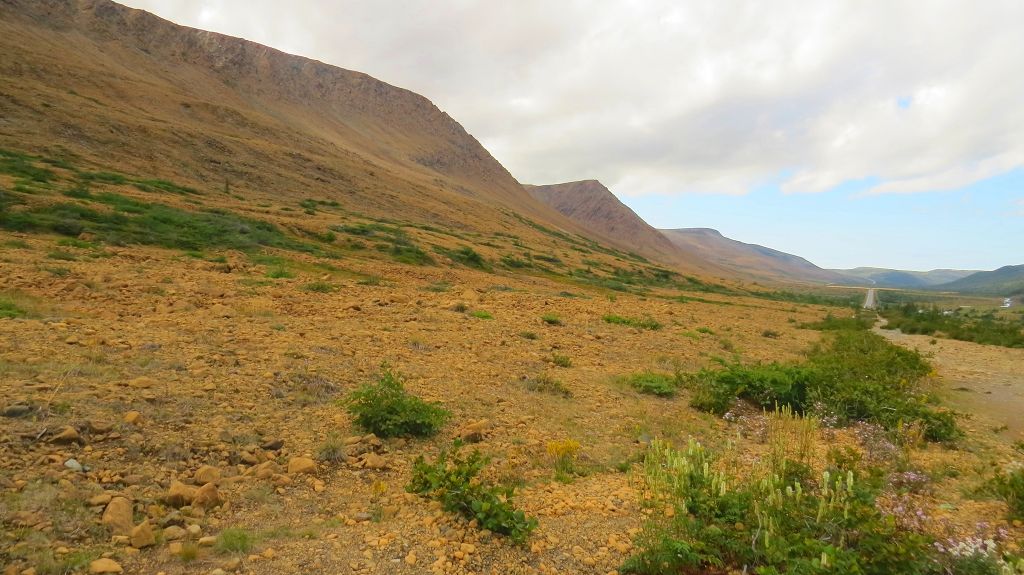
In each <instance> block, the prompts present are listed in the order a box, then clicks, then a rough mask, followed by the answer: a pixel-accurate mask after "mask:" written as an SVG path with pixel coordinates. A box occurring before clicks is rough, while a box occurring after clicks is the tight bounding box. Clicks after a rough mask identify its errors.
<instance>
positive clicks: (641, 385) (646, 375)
mask: <svg viewBox="0 0 1024 575" xmlns="http://www.w3.org/2000/svg"><path fill="white" fill-rule="evenodd" d="M626 383H628V384H629V385H630V386H631V387H633V389H636V390H637V391H639V392H640V393H648V394H651V395H657V396H658V397H672V396H673V395H675V394H676V389H677V388H678V387H679V380H678V378H677V377H676V376H673V375H666V374H664V373H655V372H653V371H643V372H640V373H634V374H633V375H631V376H629V377H627V378H626Z"/></svg>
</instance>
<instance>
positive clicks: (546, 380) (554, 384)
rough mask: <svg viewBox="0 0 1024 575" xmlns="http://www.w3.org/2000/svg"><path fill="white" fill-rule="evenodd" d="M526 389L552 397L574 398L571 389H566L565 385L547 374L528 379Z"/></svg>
mask: <svg viewBox="0 0 1024 575" xmlns="http://www.w3.org/2000/svg"><path fill="white" fill-rule="evenodd" d="M526 389H528V390H530V391H537V392H540V393H549V394H551V395H560V396H562V397H572V392H571V391H569V388H567V387H565V384H564V383H562V382H561V381H559V380H557V379H555V378H553V377H551V376H550V375H548V374H546V373H542V374H540V375H538V376H536V377H531V378H528V379H527V380H526Z"/></svg>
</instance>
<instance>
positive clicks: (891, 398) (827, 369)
mask: <svg viewBox="0 0 1024 575" xmlns="http://www.w3.org/2000/svg"><path fill="white" fill-rule="evenodd" d="M930 370H931V368H930V366H929V365H928V363H927V362H926V361H925V359H924V358H923V357H922V356H921V355H920V354H919V353H918V352H916V351H912V350H908V349H905V348H902V347H900V346H897V345H893V344H891V343H889V342H888V341H887V340H886V339H885V338H883V337H881V336H879V335H876V334H874V333H871V332H870V331H849V330H847V331H837V332H835V333H834V334H833V335H832V336H831V337H829V338H827V339H826V341H825V342H824V343H821V344H819V345H817V346H816V347H814V348H813V349H812V350H811V351H810V352H809V353H808V357H807V361H806V362H804V363H799V364H796V363H790V364H785V363H770V364H763V365H752V366H748V365H740V364H726V365H725V367H724V368H723V369H715V370H711V369H705V370H702V371H700V372H698V373H696V374H692V375H690V376H687V377H686V378H685V380H686V383H687V384H688V385H689V387H691V388H692V390H693V392H694V395H693V398H692V400H691V405H693V407H695V408H697V409H701V410H704V411H709V412H712V413H716V414H720V415H721V414H724V413H725V412H727V411H728V410H729V409H731V408H732V405H733V403H734V402H735V400H736V399H737V398H741V399H744V400H747V401H750V402H752V403H754V404H755V405H758V406H760V407H762V408H768V409H770V408H772V407H773V406H775V405H776V404H778V405H785V406H789V407H791V408H792V409H794V410H795V411H797V412H798V413H805V412H813V413H817V414H819V415H821V416H827V417H830V418H835V419H836V420H838V422H840V423H849V422H852V421H869V422H873V423H878V424H880V425H882V426H883V427H885V428H886V429H897V428H898V427H899V426H901V425H903V424H904V423H914V422H917V423H920V424H921V425H922V427H923V428H924V435H925V438H926V439H928V440H929V441H950V440H953V439H956V438H957V437H958V436H959V435H960V431H959V428H958V427H957V424H956V418H955V416H954V414H952V413H951V412H948V411H941V410H937V409H935V408H934V407H932V406H931V405H929V403H928V396H927V394H926V393H925V392H924V390H922V389H921V386H920V382H921V380H922V379H923V378H924V377H925V376H926V375H928V374H929V372H930Z"/></svg>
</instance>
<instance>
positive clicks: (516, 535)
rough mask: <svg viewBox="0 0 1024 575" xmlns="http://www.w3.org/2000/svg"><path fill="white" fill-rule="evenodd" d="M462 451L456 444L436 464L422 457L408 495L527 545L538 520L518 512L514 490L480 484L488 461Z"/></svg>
mask: <svg viewBox="0 0 1024 575" xmlns="http://www.w3.org/2000/svg"><path fill="white" fill-rule="evenodd" d="M459 449H460V445H459V444H458V443H456V444H455V446H454V447H453V448H452V449H451V450H448V449H445V450H442V451H441V453H439V454H438V456H437V458H436V459H435V460H434V462H433V463H429V462H427V461H426V460H425V459H424V458H423V456H422V455H421V456H419V457H418V458H417V459H416V461H415V462H414V463H413V471H412V480H411V481H410V482H409V484H408V485H407V486H406V491H408V492H410V493H416V494H419V495H422V496H424V497H428V498H430V499H435V500H437V501H440V502H441V506H442V507H443V508H444V510H445V511H448V512H449V513H458V514H460V515H462V516H463V517H465V518H467V519H472V520H476V522H477V525H478V526H479V527H480V528H481V529H487V530H490V531H492V532H494V533H501V534H502V535H507V536H508V537H509V538H511V539H512V540H513V541H515V542H517V543H522V542H524V541H526V539H527V537H529V535H530V532H532V531H533V530H534V529H536V528H537V520H536V519H534V518H532V517H527V516H526V515H525V514H524V513H523V512H522V511H519V510H517V509H516V508H515V505H514V503H513V497H514V495H515V488H514V487H502V486H497V485H492V484H490V483H488V482H486V481H484V480H481V479H480V478H479V475H480V472H481V470H483V468H484V466H485V465H487V460H486V459H485V458H484V456H483V455H481V454H480V452H479V451H476V450H474V451H473V452H472V453H470V454H469V455H468V456H465V457H463V456H462V454H460V453H459Z"/></svg>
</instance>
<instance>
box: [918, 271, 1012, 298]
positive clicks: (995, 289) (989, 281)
mask: <svg viewBox="0 0 1024 575" xmlns="http://www.w3.org/2000/svg"><path fill="white" fill-rule="evenodd" d="M936 287H937V288H938V289H942V290H948V291H960V292H974V293H984V294H993V295H1003V296H1008V295H1024V264H1021V265H1015V266H1004V267H1001V268H999V269H997V270H994V271H990V272H977V273H973V274H971V275H969V276H967V277H964V278H961V279H958V280H956V281H953V282H949V283H944V284H941V285H939V286H936Z"/></svg>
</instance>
